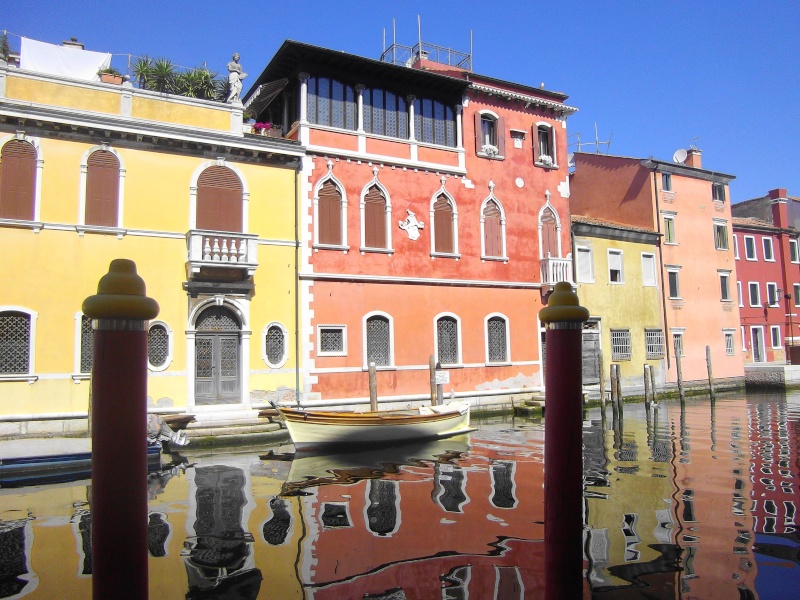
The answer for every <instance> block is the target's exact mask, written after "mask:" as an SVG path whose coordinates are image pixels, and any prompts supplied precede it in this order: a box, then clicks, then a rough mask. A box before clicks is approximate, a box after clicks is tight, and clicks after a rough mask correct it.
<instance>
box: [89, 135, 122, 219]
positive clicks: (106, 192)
mask: <svg viewBox="0 0 800 600" xmlns="http://www.w3.org/2000/svg"><path fill="white" fill-rule="evenodd" d="M85 167H86V180H85V183H84V185H85V190H84V194H85V197H84V209H83V221H82V224H84V225H96V226H99V227H119V226H120V218H119V217H120V187H121V186H120V175H121V172H122V169H121V165H120V160H119V158H118V157H117V155H116V153H115V152H112V151H111V150H109V149H107V148H100V149H98V150H95V151H94V152H92V153H91V154H89V156H88V157H87V160H86V165H85Z"/></svg>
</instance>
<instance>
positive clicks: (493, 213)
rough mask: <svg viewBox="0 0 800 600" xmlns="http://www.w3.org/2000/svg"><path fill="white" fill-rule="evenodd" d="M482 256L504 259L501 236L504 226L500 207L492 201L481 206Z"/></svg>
mask: <svg viewBox="0 0 800 600" xmlns="http://www.w3.org/2000/svg"><path fill="white" fill-rule="evenodd" d="M481 221H482V223H481V224H482V226H483V255H484V256H491V257H504V256H505V244H504V243H503V237H504V236H503V234H504V228H505V224H504V223H503V213H502V211H501V210H500V205H499V204H498V203H497V202H496V201H494V200H488V201H487V202H486V204H485V205H484V206H483V214H482V219H481Z"/></svg>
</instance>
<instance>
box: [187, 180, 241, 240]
mask: <svg viewBox="0 0 800 600" xmlns="http://www.w3.org/2000/svg"><path fill="white" fill-rule="evenodd" d="M242 191H243V188H242V182H241V181H239V178H238V177H237V176H236V173H234V172H233V171H232V170H231V169H229V168H228V167H220V166H214V167H209V168H207V169H206V170H205V171H203V172H202V173H201V175H200V178H199V179H198V180H197V228H198V229H207V230H211V231H233V232H238V233H241V231H242V229H243V227H242Z"/></svg>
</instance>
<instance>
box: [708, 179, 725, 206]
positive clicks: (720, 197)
mask: <svg viewBox="0 0 800 600" xmlns="http://www.w3.org/2000/svg"><path fill="white" fill-rule="evenodd" d="M711 197H712V198H713V199H714V200H716V201H717V202H725V184H724V183H712V184H711Z"/></svg>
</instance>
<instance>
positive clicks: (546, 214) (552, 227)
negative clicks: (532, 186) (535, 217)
mask: <svg viewBox="0 0 800 600" xmlns="http://www.w3.org/2000/svg"><path fill="white" fill-rule="evenodd" d="M558 229H559V227H558V218H557V217H556V213H555V212H554V211H553V209H552V208H550V207H549V206H548V207H546V208H545V209H544V210H543V211H542V213H541V215H540V217H539V231H540V235H541V237H540V242H541V251H542V255H541V256H542V258H548V257H550V258H557V257H559V256H561V255H560V253H559V243H558Z"/></svg>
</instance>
